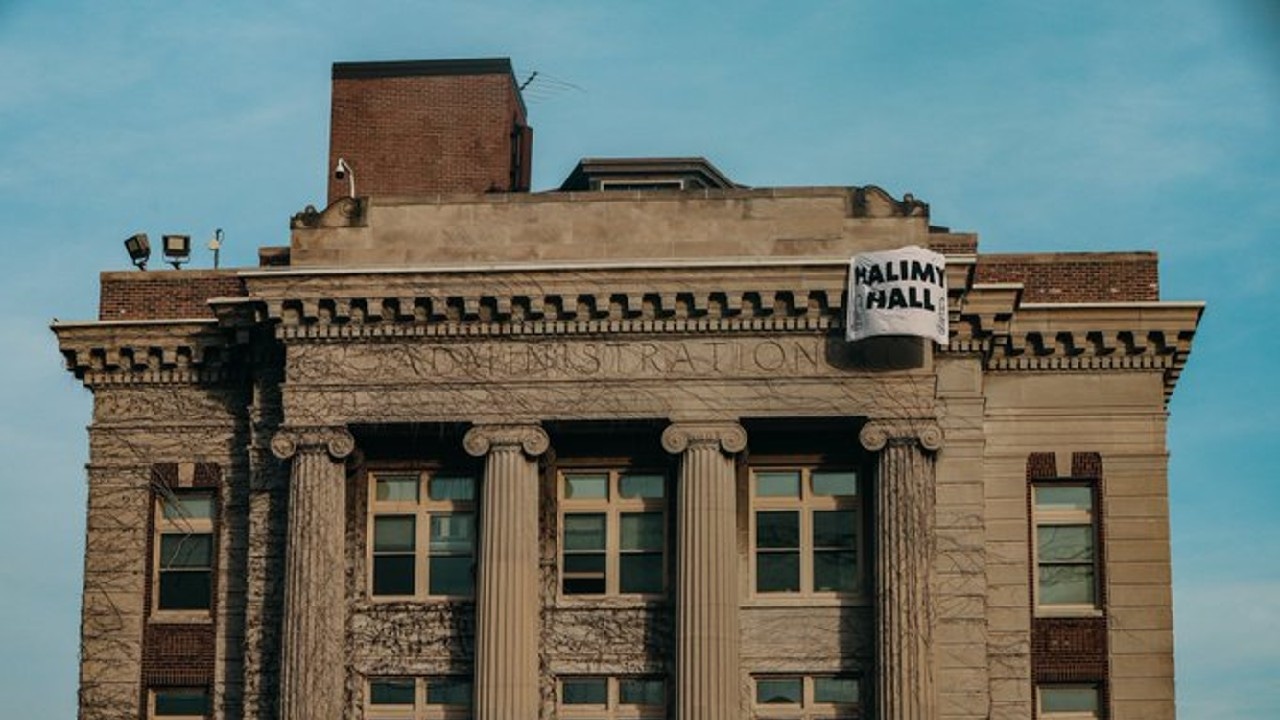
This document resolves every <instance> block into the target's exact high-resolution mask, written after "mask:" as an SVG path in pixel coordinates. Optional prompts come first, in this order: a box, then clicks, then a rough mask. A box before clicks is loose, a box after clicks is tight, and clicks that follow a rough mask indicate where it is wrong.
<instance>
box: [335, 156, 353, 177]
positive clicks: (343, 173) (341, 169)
mask: <svg viewBox="0 0 1280 720" xmlns="http://www.w3.org/2000/svg"><path fill="white" fill-rule="evenodd" d="M349 172H351V168H350V167H348V166H347V161H346V160H343V159H342V158H338V164H337V165H334V166H333V179H334V180H343V179H345V178H346V177H347V173H349Z"/></svg>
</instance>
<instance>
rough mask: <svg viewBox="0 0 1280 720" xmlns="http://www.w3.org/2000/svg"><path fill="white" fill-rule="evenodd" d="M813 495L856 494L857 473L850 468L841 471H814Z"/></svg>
mask: <svg viewBox="0 0 1280 720" xmlns="http://www.w3.org/2000/svg"><path fill="white" fill-rule="evenodd" d="M813 494H814V495H840V496H844V495H857V494H858V474H857V473H855V472H853V471H852V470H847V471H843V472H816V471H815V472H814V473H813Z"/></svg>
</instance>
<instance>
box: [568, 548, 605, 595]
mask: <svg viewBox="0 0 1280 720" xmlns="http://www.w3.org/2000/svg"><path fill="white" fill-rule="evenodd" d="M604 565H605V557H604V553H578V554H573V555H565V556H564V586H563V587H564V593H565V594H566V595H599V594H601V593H603V592H604V591H605V581H604Z"/></svg>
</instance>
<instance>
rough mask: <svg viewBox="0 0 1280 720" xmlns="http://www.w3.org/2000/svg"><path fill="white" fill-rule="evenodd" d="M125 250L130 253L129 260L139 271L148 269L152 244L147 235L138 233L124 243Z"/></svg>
mask: <svg viewBox="0 0 1280 720" xmlns="http://www.w3.org/2000/svg"><path fill="white" fill-rule="evenodd" d="M124 249H125V250H127V251H129V260H130V262H132V263H133V264H134V265H137V266H138V269H139V270H146V269H147V261H148V260H150V259H151V242H150V241H149V240H147V234H146V233H137V234H135V235H133V236H132V237H129V238H128V239H126V240H125V241H124Z"/></svg>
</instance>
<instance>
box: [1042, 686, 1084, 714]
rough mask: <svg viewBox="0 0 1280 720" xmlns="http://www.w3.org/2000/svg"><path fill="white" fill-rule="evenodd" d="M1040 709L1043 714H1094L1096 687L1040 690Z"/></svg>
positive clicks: (1045, 687)
mask: <svg viewBox="0 0 1280 720" xmlns="http://www.w3.org/2000/svg"><path fill="white" fill-rule="evenodd" d="M1040 709H1041V710H1042V711H1044V712H1094V713H1096V712H1097V711H1098V688H1096V687H1084V686H1074V687H1050V686H1042V687H1041V688H1040Z"/></svg>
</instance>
